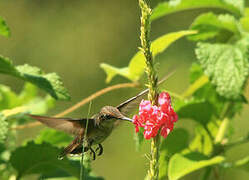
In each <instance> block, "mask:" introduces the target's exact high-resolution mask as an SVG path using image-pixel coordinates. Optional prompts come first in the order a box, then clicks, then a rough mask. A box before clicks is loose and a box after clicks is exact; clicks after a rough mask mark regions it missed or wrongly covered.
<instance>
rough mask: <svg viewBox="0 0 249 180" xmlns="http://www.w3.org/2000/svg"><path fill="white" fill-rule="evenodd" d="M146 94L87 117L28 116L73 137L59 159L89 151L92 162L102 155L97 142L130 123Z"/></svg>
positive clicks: (99, 143) (104, 108) (102, 109)
mask: <svg viewBox="0 0 249 180" xmlns="http://www.w3.org/2000/svg"><path fill="white" fill-rule="evenodd" d="M172 74H173V72H171V73H169V74H168V75H166V76H165V77H164V78H163V79H162V80H161V81H159V82H158V84H161V83H162V82H164V81H165V80H166V79H168V78H169V77H170V76H171V75H172ZM148 92H149V89H145V90H143V91H142V92H140V93H139V94H137V95H136V96H134V97H132V98H129V99H128V100H126V101H124V102H122V103H121V104H119V105H118V106H104V107H102V108H101V110H100V111H99V112H98V113H96V114H95V115H93V116H92V117H91V118H80V119H73V118H55V117H47V116H39V115H32V114H29V116H30V117H31V118H33V119H36V120H38V121H40V122H41V123H43V124H45V125H47V126H48V127H51V128H54V129H57V130H60V131H64V132H66V133H69V134H71V135H74V136H75V138H74V140H73V141H72V142H71V143H70V144H69V145H68V146H67V147H65V148H64V149H63V151H62V152H61V153H60V154H59V156H58V158H59V159H63V157H64V156H66V155H68V154H70V155H77V154H81V153H84V152H87V151H89V150H90V152H91V154H92V156H93V160H95V158H96V153H97V155H98V156H100V155H101V154H102V153H103V146H102V145H101V143H102V142H103V141H104V140H105V139H106V138H107V137H108V136H109V135H110V134H111V132H112V130H113V129H114V127H115V126H116V125H117V124H119V122H121V121H129V122H133V119H130V118H129V117H127V116H128V114H129V113H130V112H132V110H134V109H136V108H137V107H138V105H139V103H140V102H141V100H142V99H144V98H145V96H146V95H147V94H148ZM87 119H88V127H87V132H86V139H84V134H85V130H86V125H87ZM83 141H84V149H83ZM94 145H97V148H96V149H95V150H94V149H93V148H92V146H94Z"/></svg>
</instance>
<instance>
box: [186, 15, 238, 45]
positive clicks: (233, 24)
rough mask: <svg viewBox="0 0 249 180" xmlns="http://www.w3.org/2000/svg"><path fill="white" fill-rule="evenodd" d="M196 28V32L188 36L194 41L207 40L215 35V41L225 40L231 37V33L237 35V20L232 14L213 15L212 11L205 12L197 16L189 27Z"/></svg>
mask: <svg viewBox="0 0 249 180" xmlns="http://www.w3.org/2000/svg"><path fill="white" fill-rule="evenodd" d="M190 28H191V29H193V30H197V31H198V34H194V35H191V36H189V39H191V40H194V41H199V40H207V39H211V38H215V37H219V39H216V40H217V41H223V42H224V41H225V40H228V39H229V38H231V36H232V35H233V34H237V35H239V29H238V27H237V21H236V20H235V18H234V17H233V16H232V15H229V14H224V15H218V16H217V15H215V14H213V13H211V12H210V13H205V14H201V15H200V16H198V17H197V18H196V19H195V21H194V22H193V24H192V25H191V27H190Z"/></svg>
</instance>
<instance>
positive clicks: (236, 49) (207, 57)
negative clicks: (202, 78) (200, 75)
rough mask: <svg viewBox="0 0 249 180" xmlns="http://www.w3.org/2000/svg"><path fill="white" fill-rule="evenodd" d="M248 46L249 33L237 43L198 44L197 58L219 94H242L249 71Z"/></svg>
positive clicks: (232, 96)
mask: <svg viewBox="0 0 249 180" xmlns="http://www.w3.org/2000/svg"><path fill="white" fill-rule="evenodd" d="M248 47H249V35H247V36H245V37H244V38H243V39H242V40H240V41H238V42H237V43H236V44H235V45H229V44H210V43H199V44H198V47H197V49H196V55H197V59H198V60H199V62H200V64H201V66H202V68H203V69H204V72H205V74H207V75H208V76H209V78H210V79H211V80H212V81H211V82H212V84H214V85H215V86H216V91H217V92H218V94H219V95H221V96H223V97H226V98H230V99H237V98H239V97H240V96H241V94H242V90H243V87H244V84H245V81H246V79H247V76H248V71H249V62H248Z"/></svg>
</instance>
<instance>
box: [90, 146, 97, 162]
mask: <svg viewBox="0 0 249 180" xmlns="http://www.w3.org/2000/svg"><path fill="white" fill-rule="evenodd" d="M89 149H90V151H91V153H90V154H91V155H92V156H93V160H95V159H96V153H95V151H94V150H93V148H91V147H90V148H89Z"/></svg>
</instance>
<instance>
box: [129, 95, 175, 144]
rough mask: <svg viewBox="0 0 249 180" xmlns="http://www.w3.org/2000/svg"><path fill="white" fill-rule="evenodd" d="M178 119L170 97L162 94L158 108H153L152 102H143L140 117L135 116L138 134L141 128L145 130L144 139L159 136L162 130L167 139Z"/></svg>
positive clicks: (140, 106) (134, 122)
mask: <svg viewBox="0 0 249 180" xmlns="http://www.w3.org/2000/svg"><path fill="white" fill-rule="evenodd" d="M177 119H178V116H177V114H176V113H175V111H174V110H173V108H172V106H171V98H170V95H169V94H168V93H166V92H162V93H161V94H160V95H159V97H158V106H155V105H154V106H152V105H151V103H150V101H148V100H142V101H141V103H140V105H139V115H134V116H133V120H134V121H133V124H135V126H136V127H135V128H136V132H138V131H139V127H143V128H144V138H145V139H150V138H153V137H155V136H156V135H157V133H158V131H159V129H161V135H162V136H163V137H164V138H166V137H167V136H168V134H169V133H170V132H171V131H172V130H173V128H174V122H176V121H177Z"/></svg>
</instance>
